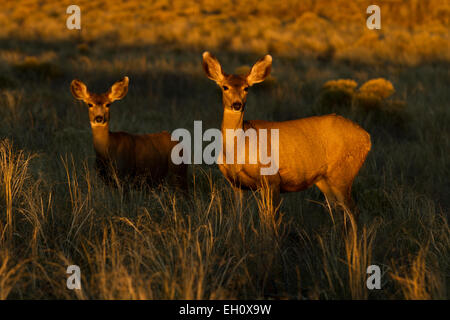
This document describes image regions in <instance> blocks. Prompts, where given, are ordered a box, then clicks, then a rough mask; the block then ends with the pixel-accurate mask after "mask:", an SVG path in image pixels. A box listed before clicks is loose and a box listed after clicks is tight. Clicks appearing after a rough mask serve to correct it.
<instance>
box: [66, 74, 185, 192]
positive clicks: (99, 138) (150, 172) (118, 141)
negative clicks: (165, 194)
mask: <svg viewBox="0 0 450 320" xmlns="http://www.w3.org/2000/svg"><path fill="white" fill-rule="evenodd" d="M70 89H71V91H72V94H73V96H74V97H75V98H76V99H79V100H83V101H84V102H85V103H86V104H87V105H88V107H89V120H90V122H91V127H92V136H93V141H94V149H95V153H96V169H97V171H98V172H99V174H100V176H101V177H102V178H103V179H104V180H105V181H106V182H108V183H110V182H111V181H112V179H113V175H112V172H113V171H112V169H113V168H114V170H115V172H116V174H117V177H118V178H119V179H120V180H122V181H127V182H138V180H142V179H145V180H146V182H147V183H148V184H149V185H157V184H159V183H161V182H162V180H163V179H164V178H166V176H168V175H169V176H170V179H171V182H172V183H173V184H174V185H176V186H177V187H180V188H182V189H186V185H187V184H186V165H185V164H181V165H175V164H173V163H172V161H171V157H170V154H171V151H172V148H173V146H175V145H176V144H177V142H176V141H171V138H170V134H169V133H168V132H166V131H163V132H159V133H151V134H140V135H137V134H130V133H127V132H110V131H109V117H110V116H109V113H110V104H111V103H112V102H114V101H115V100H119V99H122V98H123V97H124V96H125V95H126V93H127V91H128V77H125V78H123V79H122V80H121V81H118V82H116V83H115V84H114V85H113V86H112V87H111V89H110V90H109V91H108V92H107V93H103V94H94V93H90V92H89V91H88V90H87V87H86V85H85V84H84V83H83V82H81V81H79V80H73V81H72V83H71V86H70Z"/></svg>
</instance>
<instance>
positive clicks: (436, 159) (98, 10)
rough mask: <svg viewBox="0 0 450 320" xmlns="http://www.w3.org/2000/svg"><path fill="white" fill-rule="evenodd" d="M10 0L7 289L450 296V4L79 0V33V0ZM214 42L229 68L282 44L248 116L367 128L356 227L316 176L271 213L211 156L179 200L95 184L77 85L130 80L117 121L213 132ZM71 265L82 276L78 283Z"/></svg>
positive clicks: (0, 271) (2, 79) (3, 241)
mask: <svg viewBox="0 0 450 320" xmlns="http://www.w3.org/2000/svg"><path fill="white" fill-rule="evenodd" d="M0 4H1V6H0V8H1V9H0V26H1V28H0V139H1V142H0V299H448V298H449V293H448V290H449V289H448V287H449V284H450V274H449V271H450V258H449V257H450V229H449V225H448V215H449V209H450V200H449V199H450V197H449V196H450V185H449V176H450V159H449V154H448V150H449V148H450V130H449V123H450V106H449V101H450V90H448V84H449V83H450V73H449V70H450V69H449V66H450V50H449V31H448V26H449V25H450V4H449V2H448V1H437V0H436V1H435V0H430V1H416V0H405V1H381V0H379V1H377V4H378V5H379V6H380V8H381V29H380V30H369V29H367V28H366V19H367V16H368V15H367V14H366V12H365V11H366V8H367V6H368V5H370V4H372V3H369V2H368V1H337V0H334V1H333V0H329V1H328V0H323V1H313V0H310V1H306V0H305V1H297V0H287V1H280V2H278V1H270V0H259V1H256V0H255V1H254V0H249V1H245V5H242V4H241V2H237V1H225V0H215V1H213V0H205V1H198V2H197V1H196V2H194V1H192V2H190V1H181V0H180V1H177V0H174V1H169V0H160V1H146V2H143V1H142V2H141V1H138V0H132V1H114V2H112V1H106V0H105V1H102V0H96V1H85V0H79V1H78V3H77V4H78V5H79V6H80V8H81V30H68V29H67V28H66V19H67V17H68V16H69V15H68V14H66V8H67V6H69V5H71V4H73V3H72V1H65V0H64V1H49V0H48V1H38V0H20V1H5V0H0ZM205 50H208V51H211V52H212V53H214V54H215V55H216V56H217V57H218V58H219V59H220V61H221V63H222V65H223V66H224V68H225V71H227V72H229V73H232V72H235V71H236V70H237V71H242V70H246V68H248V66H251V65H252V64H253V63H254V62H255V61H256V60H257V59H258V58H259V57H261V56H262V55H264V54H266V53H270V54H271V55H272V56H273V68H272V74H271V77H270V79H268V80H266V81H265V82H263V83H262V84H260V85H256V86H255V87H253V88H251V90H250V93H249V97H248V105H247V108H246V114H245V118H246V119H265V120H275V121H282V120H288V119H296V118H303V117H308V116H312V115H320V114H328V113H337V114H340V115H342V116H345V117H347V118H349V119H352V120H353V121H355V122H356V123H358V124H359V125H361V126H362V127H363V128H364V129H365V130H367V131H368V132H369V133H370V134H371V139H372V150H371V152H370V153H369V156H368V158H367V160H366V162H365V164H364V166H363V168H362V170H361V171H360V173H359V175H358V177H357V178H356V180H355V183H354V185H353V197H354V198H355V200H356V203H357V206H358V208H359V210H360V212H361V216H360V220H359V223H358V226H357V232H356V233H347V234H345V233H343V231H342V225H341V224H342V217H341V214H340V212H338V211H336V212H335V211H333V210H331V211H330V210H329V209H328V207H327V205H326V202H325V199H324V197H323V195H322V194H321V193H320V192H319V190H318V189H316V188H311V189H308V190H306V191H304V192H300V193H291V194H285V195H283V198H282V199H283V200H282V204H281V208H280V211H279V212H278V213H276V214H273V212H270V210H268V208H267V205H266V200H267V198H266V196H265V194H264V190H262V191H261V192H246V193H244V196H243V198H240V197H238V196H236V195H235V194H234V192H233V189H232V188H231V187H230V186H229V184H228V182H227V181H226V180H225V179H224V177H223V176H222V174H221V173H220V171H219V170H218V168H217V166H215V165H214V166H208V165H191V166H190V169H189V179H188V180H189V188H190V195H189V197H186V198H183V197H180V196H177V195H176V194H174V193H172V191H171V189H170V188H168V187H167V186H161V187H160V188H156V189H149V188H144V187H143V188H142V189H132V190H130V191H129V192H126V189H127V186H124V185H119V187H118V188H116V189H114V188H110V187H108V186H106V185H105V184H104V183H103V182H102V181H101V179H99V177H98V176H97V175H96V172H95V170H94V168H93V163H94V159H95V153H94V149H93V144H92V134H91V128H90V126H89V120H88V111H87V108H86V106H85V105H83V104H81V103H79V102H77V101H76V100H75V99H74V98H73V97H72V95H71V93H70V90H69V86H70V82H71V81H72V80H73V79H74V78H78V79H81V80H82V81H84V82H85V83H87V84H88V86H89V88H90V89H91V88H92V91H93V92H104V91H106V90H107V89H108V88H109V86H111V85H112V84H113V83H114V82H115V81H117V80H119V79H121V78H122V77H124V76H125V75H127V76H128V77H129V78H130V89H129V92H128V95H127V96H126V97H125V98H124V99H123V100H122V101H119V102H116V103H115V104H114V105H113V106H112V107H111V129H112V131H127V132H133V133H147V132H159V131H162V130H167V131H169V132H171V131H173V130H174V129H176V128H186V129H188V130H190V131H193V124H194V120H202V121H203V130H206V128H220V124H221V119H222V105H221V98H220V92H219V89H218V88H217V87H216V85H215V84H214V83H213V82H211V81H210V80H208V79H207V78H206V76H205V74H204V72H203V70H202V67H201V54H202V52H203V51H205ZM380 78H383V79H384V80H382V79H380ZM339 79H348V80H349V81H340V82H339V81H335V82H332V83H331V84H330V83H328V85H325V83H327V82H328V81H330V80H339ZM371 79H380V80H377V81H376V82H375V84H376V85H378V89H373V90H375V91H376V90H378V91H377V92H375V93H371V92H369V93H367V92H366V91H365V90H364V87H363V88H362V87H361V86H362V85H363V84H364V83H365V82H367V81H369V80H371ZM350 80H353V81H354V82H352V81H350ZM391 84H392V86H393V88H394V90H392V88H390V85H391ZM355 86H356V87H355ZM366 88H367V86H366ZM72 264H74V265H78V266H79V267H80V269H81V276H82V289H81V290H69V289H67V287H66V280H67V277H68V275H67V274H66V269H67V266H69V265H72ZM369 265H378V266H380V268H381V271H382V281H381V289H380V290H368V289H367V287H366V279H367V277H368V275H367V273H366V269H367V267H368V266H369Z"/></svg>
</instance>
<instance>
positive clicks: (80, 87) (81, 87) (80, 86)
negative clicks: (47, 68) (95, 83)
mask: <svg viewBox="0 0 450 320" xmlns="http://www.w3.org/2000/svg"><path fill="white" fill-rule="evenodd" d="M70 91H72V94H73V96H74V97H75V99H78V100H83V101H86V99H87V98H88V97H89V92H88V90H87V87H86V85H85V84H84V83H83V82H82V81H80V80H77V79H75V80H73V81H72V83H71V84H70Z"/></svg>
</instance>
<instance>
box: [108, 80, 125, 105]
mask: <svg viewBox="0 0 450 320" xmlns="http://www.w3.org/2000/svg"><path fill="white" fill-rule="evenodd" d="M128 83H129V80H128V77H124V78H123V79H122V80H120V81H117V82H116V83H114V84H113V85H112V86H111V89H109V92H108V98H109V99H110V100H111V102H113V101H115V100H120V99H122V98H123V97H125V96H126V94H127V92H128Z"/></svg>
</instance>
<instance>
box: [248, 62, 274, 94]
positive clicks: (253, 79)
mask: <svg viewBox="0 0 450 320" xmlns="http://www.w3.org/2000/svg"><path fill="white" fill-rule="evenodd" d="M271 68H272V56H271V55H270V54H267V55H265V56H264V57H262V58H261V59H259V60H258V61H256V63H255V64H254V65H253V67H252V69H251V70H250V72H249V73H248V75H247V82H248V84H249V85H250V86H252V85H254V84H255V83H258V82H263V81H264V80H265V79H266V78H267V76H268V75H269V74H270V70H271Z"/></svg>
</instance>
